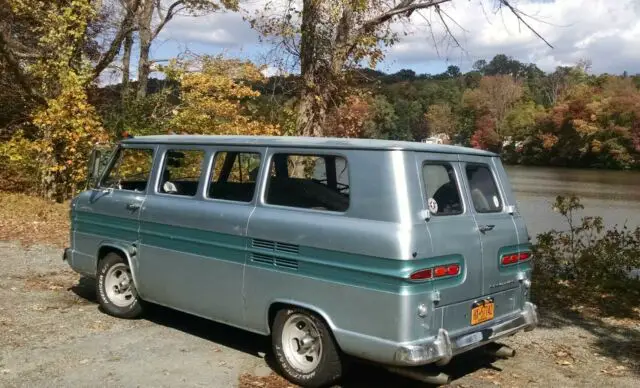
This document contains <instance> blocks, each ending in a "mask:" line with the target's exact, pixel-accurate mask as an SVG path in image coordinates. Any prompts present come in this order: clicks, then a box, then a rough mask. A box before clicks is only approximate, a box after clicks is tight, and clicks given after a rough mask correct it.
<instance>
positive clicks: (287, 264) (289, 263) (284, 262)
mask: <svg viewBox="0 0 640 388" xmlns="http://www.w3.org/2000/svg"><path fill="white" fill-rule="evenodd" d="M276 267H284V268H289V269H298V260H291V259H283V258H281V257H276Z"/></svg>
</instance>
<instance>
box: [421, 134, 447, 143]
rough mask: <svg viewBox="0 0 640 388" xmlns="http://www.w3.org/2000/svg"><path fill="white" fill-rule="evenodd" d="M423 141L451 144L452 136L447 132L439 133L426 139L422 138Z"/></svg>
mask: <svg viewBox="0 0 640 388" xmlns="http://www.w3.org/2000/svg"><path fill="white" fill-rule="evenodd" d="M422 142H423V143H427V144H451V138H450V137H449V135H447V134H446V133H437V134H435V135H433V136H430V137H428V138H426V139H422Z"/></svg>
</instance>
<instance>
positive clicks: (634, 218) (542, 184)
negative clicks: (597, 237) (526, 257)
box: [506, 166, 640, 238]
mask: <svg viewBox="0 0 640 388" xmlns="http://www.w3.org/2000/svg"><path fill="white" fill-rule="evenodd" d="M506 169H507V174H508V175H509V179H510V181H511V185H512V187H513V191H514V193H515V195H516V199H517V202H518V208H519V209H520V212H521V213H522V215H523V216H524V218H525V221H526V223H527V226H528V228H529V234H530V235H531V237H533V238H535V236H536V235H537V234H538V233H541V232H545V231H547V230H549V229H566V228H567V226H566V222H565V221H564V219H563V217H562V216H561V215H559V214H557V213H555V212H553V210H552V209H551V206H552V204H553V202H554V201H555V198H556V196H558V195H565V196H566V195H570V194H575V195H577V196H578V197H580V200H581V202H582V204H583V205H584V210H582V211H581V212H579V213H578V214H577V215H578V217H580V216H601V217H603V219H604V222H605V225H606V226H608V227H611V226H613V225H615V224H617V225H619V226H622V225H624V224H625V223H626V224H627V226H628V227H630V228H635V227H636V226H640V172H639V171H611V170H577V169H564V168H546V167H544V168H540V167H524V166H506Z"/></svg>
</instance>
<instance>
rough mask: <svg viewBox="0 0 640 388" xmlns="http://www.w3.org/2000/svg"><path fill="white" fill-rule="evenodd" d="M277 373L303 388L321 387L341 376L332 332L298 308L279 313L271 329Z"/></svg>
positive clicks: (311, 315)
mask: <svg viewBox="0 0 640 388" xmlns="http://www.w3.org/2000/svg"><path fill="white" fill-rule="evenodd" d="M272 342H273V353H274V355H275V359H276V362H277V364H278V366H279V368H280V372H281V373H282V374H283V375H284V377H286V378H287V379H288V380H289V381H291V382H292V383H294V384H297V385H300V386H303V387H324V386H328V385H330V384H332V383H334V382H335V381H336V380H338V379H339V378H340V377H341V376H342V369H343V368H342V360H341V357H340V352H339V350H338V347H337V345H336V343H335V340H334V339H333V336H332V334H331V331H330V330H329V328H328V327H327V325H326V324H325V323H324V321H323V320H322V319H321V318H320V317H319V316H317V315H316V314H314V313H312V312H309V311H306V310H303V309H298V308H286V309H283V310H280V311H278V313H277V314H276V317H275V319H274V322H273V327H272Z"/></svg>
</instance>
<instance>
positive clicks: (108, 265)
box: [96, 253, 142, 319]
mask: <svg viewBox="0 0 640 388" xmlns="http://www.w3.org/2000/svg"><path fill="white" fill-rule="evenodd" d="M96 288H97V289H96V294H97V296H98V303H99V304H100V307H101V308H102V309H103V310H104V312H106V313H107V314H109V315H113V316H114V317H118V318H129V319H131V318H138V317H139V316H141V315H142V303H141V301H140V299H139V298H138V292H137V291H136V287H135V284H134V283H133V276H132V275H131V268H129V264H128V263H127V261H126V260H125V259H124V258H122V256H120V255H118V254H116V253H109V254H107V255H106V256H105V257H104V258H103V259H102V260H100V263H99V264H98V283H97V284H96Z"/></svg>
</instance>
